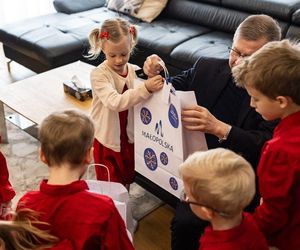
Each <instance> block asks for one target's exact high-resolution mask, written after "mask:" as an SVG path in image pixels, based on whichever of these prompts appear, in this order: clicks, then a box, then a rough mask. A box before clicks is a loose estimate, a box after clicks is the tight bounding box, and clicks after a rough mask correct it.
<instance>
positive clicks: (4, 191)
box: [0, 138, 16, 219]
mask: <svg viewBox="0 0 300 250" xmlns="http://www.w3.org/2000/svg"><path fill="white" fill-rule="evenodd" d="M0 141H1V138H0ZM8 177H9V175H8V170H7V164H6V160H5V157H4V155H3V154H2V153H1V151H0V219H5V215H6V214H7V212H8V211H10V209H11V200H12V198H14V196H15V195H16V193H15V191H14V190H13V188H12V186H11V184H10V182H9V180H8Z"/></svg>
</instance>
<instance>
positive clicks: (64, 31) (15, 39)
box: [0, 13, 96, 66]
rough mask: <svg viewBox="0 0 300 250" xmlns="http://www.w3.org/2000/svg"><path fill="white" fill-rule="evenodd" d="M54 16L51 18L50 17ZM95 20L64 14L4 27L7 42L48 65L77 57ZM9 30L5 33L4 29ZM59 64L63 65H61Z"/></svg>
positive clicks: (2, 35)
mask: <svg viewBox="0 0 300 250" xmlns="http://www.w3.org/2000/svg"><path fill="white" fill-rule="evenodd" d="M54 15H55V18H53V19H51V17H54ZM95 25H96V23H94V22H93V21H91V20H89V19H81V18H79V17H77V16H72V15H65V14H62V13H59V14H51V15H48V16H47V18H46V17H45V16H42V17H36V18H32V19H30V20H27V21H26V22H25V24H24V22H23V21H20V22H17V23H13V24H11V26H6V29H5V30H1V31H0V32H1V33H2V34H1V38H2V41H3V42H5V44H6V45H7V46H9V47H11V48H13V49H15V50H17V51H19V52H22V53H23V54H25V55H27V56H29V57H31V58H33V59H35V60H38V61H40V62H41V63H44V64H47V65H52V66H53V65H55V63H56V62H60V63H62V64H63V63H68V62H70V61H73V60H78V59H79V57H80V55H81V54H82V48H83V45H84V43H86V40H87V35H88V32H89V31H90V30H91V29H93V28H94V27H95ZM5 31H6V32H7V33H6V34H4V32H5ZM62 64H60V65H62Z"/></svg>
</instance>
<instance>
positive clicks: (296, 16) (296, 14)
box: [292, 9, 300, 25]
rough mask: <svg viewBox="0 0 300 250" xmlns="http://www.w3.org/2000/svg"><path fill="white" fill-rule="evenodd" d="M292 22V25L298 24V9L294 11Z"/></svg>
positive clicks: (299, 17)
mask: <svg viewBox="0 0 300 250" xmlns="http://www.w3.org/2000/svg"><path fill="white" fill-rule="evenodd" d="M292 22H293V23H294V24H298V25H299V24H300V9H299V10H297V11H295V13H294V14H293V16H292Z"/></svg>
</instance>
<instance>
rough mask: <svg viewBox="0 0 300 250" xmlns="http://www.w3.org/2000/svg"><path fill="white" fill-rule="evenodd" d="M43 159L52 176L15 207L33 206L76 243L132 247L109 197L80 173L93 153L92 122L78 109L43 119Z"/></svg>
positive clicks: (59, 233)
mask: <svg viewBox="0 0 300 250" xmlns="http://www.w3.org/2000/svg"><path fill="white" fill-rule="evenodd" d="M39 139H40V142H41V149H40V159H41V160H42V161H43V162H44V163H45V164H47V165H48V167H49V178H48V180H43V181H42V182H41V184H40V190H39V191H32V192H28V193H27V194H25V195H24V196H23V197H22V198H21V199H20V201H19V203H18V207H17V210H19V209H21V208H29V209H31V210H34V211H36V212H38V213H39V215H40V216H39V217H38V220H39V221H42V222H47V223H49V224H50V233H51V234H52V235H54V236H56V237H58V238H59V240H64V239H67V240H69V241H70V242H71V243H72V245H73V248H74V249H77V250H81V249H114V250H115V249H120V250H121V249H122V250H126V249H130V250H131V249H133V246H132V243H131V242H130V240H129V238H128V236H127V232H126V228H125V224H124V221H123V220H122V218H121V216H120V214H119V212H118V210H117V209H116V207H115V205H114V203H113V201H112V199H111V198H109V197H107V196H104V195H99V194H95V193H91V192H89V190H88V185H87V183H86V182H85V181H84V180H81V177H82V176H83V175H84V173H85V172H86V169H87V165H88V164H89V163H90V161H91V159H92V156H93V147H92V145H93V140H94V125H93V123H92V121H91V120H90V119H89V118H88V117H87V116H86V115H84V114H82V113H79V112H77V111H72V110H69V111H64V112H57V113H53V114H51V115H50V116H48V117H47V118H46V119H45V120H44V121H43V122H42V124H41V127H40V130H39Z"/></svg>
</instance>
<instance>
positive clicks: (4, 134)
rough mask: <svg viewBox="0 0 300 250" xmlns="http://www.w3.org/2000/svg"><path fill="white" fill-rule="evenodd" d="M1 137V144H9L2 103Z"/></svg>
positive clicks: (0, 118) (0, 117) (0, 115)
mask: <svg viewBox="0 0 300 250" xmlns="http://www.w3.org/2000/svg"><path fill="white" fill-rule="evenodd" d="M0 137H1V143H8V139H7V129H6V123H5V113H4V106H3V102H1V101H0Z"/></svg>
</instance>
